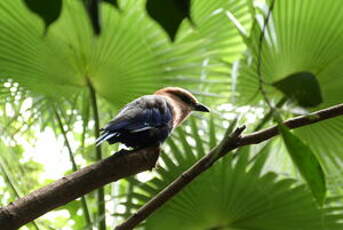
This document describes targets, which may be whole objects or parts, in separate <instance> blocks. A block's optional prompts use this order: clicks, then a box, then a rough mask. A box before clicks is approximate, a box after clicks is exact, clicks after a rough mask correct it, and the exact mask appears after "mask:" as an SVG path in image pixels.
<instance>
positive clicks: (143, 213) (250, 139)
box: [115, 104, 343, 230]
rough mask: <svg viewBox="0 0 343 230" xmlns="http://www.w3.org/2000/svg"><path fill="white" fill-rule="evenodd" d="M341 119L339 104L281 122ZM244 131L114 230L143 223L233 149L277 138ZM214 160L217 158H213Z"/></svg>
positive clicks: (272, 130) (292, 125)
mask: <svg viewBox="0 0 343 230" xmlns="http://www.w3.org/2000/svg"><path fill="white" fill-rule="evenodd" d="M340 115H343V104H339V105H336V106H333V107H330V108H328V109H324V110H320V111H318V112H315V113H312V114H310V115H307V116H301V117H296V118H293V119H290V120H287V121H285V122H284V124H285V125H286V126H288V127H289V128H291V129H293V128H298V127H301V126H305V125H309V124H313V123H316V122H319V121H322V120H326V119H329V118H333V117H337V116H340ZM243 130H244V127H243V128H238V129H236V130H235V131H234V133H233V135H231V136H230V137H229V138H227V137H225V136H224V139H223V141H222V142H221V144H219V145H218V146H217V147H216V148H215V149H213V150H211V152H210V153H208V154H207V155H205V156H204V157H203V158H201V159H200V160H199V161H197V162H196V163H195V164H194V165H193V166H192V167H191V168H189V169H188V170H186V171H185V172H184V173H182V175H181V176H179V177H178V178H176V179H175V180H174V181H173V182H172V183H171V184H169V185H168V186H167V187H166V188H164V189H163V190H162V191H161V192H160V193H158V194H157V195H156V196H155V197H154V198H152V199H151V200H150V201H148V202H147V203H146V204H144V205H143V206H142V207H141V208H140V209H139V210H138V211H137V212H136V213H135V214H134V215H132V216H131V217H129V218H128V219H127V220H126V221H125V222H124V223H122V224H121V225H118V226H117V227H116V228H115V230H130V229H133V228H134V227H135V226H137V225H138V224H139V223H141V222H142V221H143V220H145V219H146V218H147V217H148V216H150V215H151V214H152V213H153V212H154V211H156V210H157V209H158V208H159V207H161V206H162V205H163V204H164V203H166V202H167V201H168V200H170V199H171V198H172V197H173V196H175V195H176V194H177V193H178V192H179V191H181V190H182V189H183V188H184V187H185V186H186V185H188V184H189V183H190V182H192V180H193V179H195V178H196V177H197V176H198V175H200V174H201V173H203V172H204V171H206V170H207V169H208V168H209V167H211V165H213V163H215V161H217V160H218V159H220V158H221V157H223V156H225V155H226V154H227V153H228V152H230V151H232V150H233V149H235V148H238V147H240V146H244V145H250V144H257V143H260V142H262V141H265V140H268V139H270V138H272V137H274V136H276V135H277V134H278V128H277V126H274V127H271V128H268V129H264V130H262V131H259V132H254V133H251V134H248V135H245V136H242V137H240V136H239V135H240V133H241V132H242V131H243ZM213 156H217V157H213Z"/></svg>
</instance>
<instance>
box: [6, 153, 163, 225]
mask: <svg viewBox="0 0 343 230" xmlns="http://www.w3.org/2000/svg"><path fill="white" fill-rule="evenodd" d="M159 152H160V151H159V148H158V147H150V148H146V149H141V150H137V151H126V150H122V151H119V152H117V153H115V154H114V155H112V156H110V157H109V158H106V159H104V160H101V161H99V162H97V163H95V164H93V165H90V166H88V167H85V168H82V169H80V170H79V171H77V172H75V173H73V174H71V175H68V176H65V177H63V178H61V179H59V180H57V181H56V182H54V183H52V184H49V185H47V186H45V187H43V188H41V189H38V190H36V191H34V192H32V193H31V194H29V195H27V196H25V197H23V198H20V199H18V200H16V201H15V202H13V203H11V204H9V205H8V206H6V207H3V208H0V229H6V230H14V229H18V228H19V227H21V226H23V225H24V224H26V223H28V222H30V221H32V220H34V219H36V218H37V217H39V216H41V215H43V214H45V213H47V212H49V211H50V210H52V209H54V208H57V207H59V206H62V205H65V204H67V203H68V202H70V201H72V200H75V199H77V198H79V197H81V196H83V195H85V194H86V193H89V192H91V191H93V190H94V189H97V188H100V187H102V186H104V185H106V184H108V183H110V182H113V181H116V180H119V179H121V178H124V177H128V176H131V175H135V174H137V173H139V172H142V171H146V170H151V169H152V168H153V167H154V166H155V163H156V161H157V159H158V156H159Z"/></svg>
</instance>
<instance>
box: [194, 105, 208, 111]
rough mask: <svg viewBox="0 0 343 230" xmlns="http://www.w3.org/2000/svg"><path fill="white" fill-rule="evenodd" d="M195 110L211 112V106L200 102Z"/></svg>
mask: <svg viewBox="0 0 343 230" xmlns="http://www.w3.org/2000/svg"><path fill="white" fill-rule="evenodd" d="M193 110H194V111H199V112H210V110H209V108H207V107H206V106H204V105H202V104H200V103H198V104H196V105H195V106H194V109H193Z"/></svg>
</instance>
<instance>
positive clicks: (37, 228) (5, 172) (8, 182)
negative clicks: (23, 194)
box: [0, 162, 39, 230]
mask: <svg viewBox="0 0 343 230" xmlns="http://www.w3.org/2000/svg"><path fill="white" fill-rule="evenodd" d="M0 169H1V172H2V174H3V175H4V178H5V181H6V182H7V184H8V185H9V186H10V187H11V189H12V191H13V193H14V195H15V197H17V198H20V195H19V192H18V190H17V189H16V187H15V186H14V184H13V183H12V180H11V179H10V176H9V175H8V173H7V171H6V169H5V167H4V166H3V165H2V163H1V162H0ZM32 225H33V226H34V227H35V229H36V230H39V227H38V225H37V223H36V222H35V221H34V220H33V221H32Z"/></svg>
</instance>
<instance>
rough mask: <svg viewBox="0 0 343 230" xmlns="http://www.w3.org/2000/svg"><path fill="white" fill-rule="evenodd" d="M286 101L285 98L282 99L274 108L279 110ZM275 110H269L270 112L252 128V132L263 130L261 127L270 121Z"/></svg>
mask: <svg viewBox="0 0 343 230" xmlns="http://www.w3.org/2000/svg"><path fill="white" fill-rule="evenodd" d="M286 101H287V97H282V98H281V99H280V101H279V102H278V103H277V104H276V105H275V108H277V109H278V108H281V107H282V106H283V105H284V104H285V103H286ZM274 112H275V110H274V109H273V108H271V109H270V111H269V112H268V113H267V114H266V115H265V116H264V117H263V119H262V120H261V122H260V123H259V124H258V125H257V126H256V127H255V128H254V132H255V131H258V130H260V129H262V128H263V126H264V125H265V124H266V123H267V122H268V121H270V119H271V118H272V117H273V113H274Z"/></svg>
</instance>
